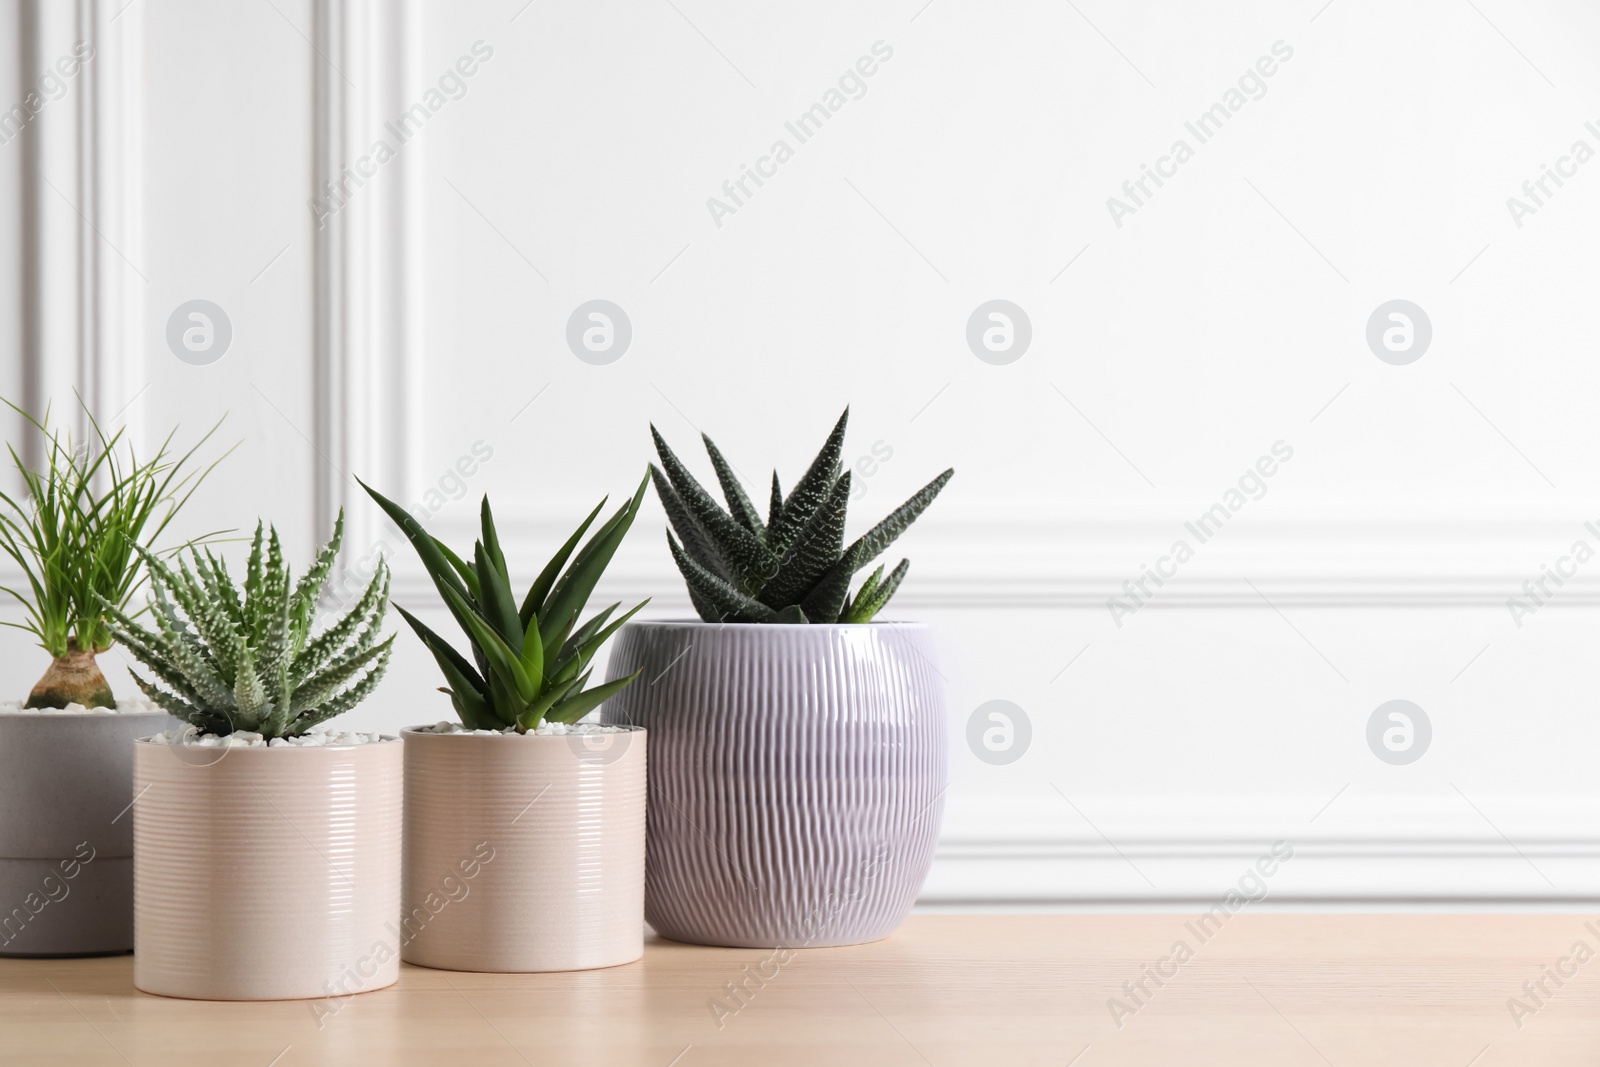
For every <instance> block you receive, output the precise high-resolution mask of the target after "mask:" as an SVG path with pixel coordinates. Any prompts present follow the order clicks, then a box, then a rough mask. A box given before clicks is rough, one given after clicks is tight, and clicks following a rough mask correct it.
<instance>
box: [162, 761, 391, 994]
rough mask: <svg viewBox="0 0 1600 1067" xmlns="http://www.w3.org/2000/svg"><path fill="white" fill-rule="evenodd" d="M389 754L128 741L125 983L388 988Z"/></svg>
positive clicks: (170, 990)
mask: <svg viewBox="0 0 1600 1067" xmlns="http://www.w3.org/2000/svg"><path fill="white" fill-rule="evenodd" d="M401 749H402V746H401V744H400V742H399V741H398V740H397V739H393V738H391V739H388V740H383V741H375V742H372V743H369V744H364V745H328V746H322V747H311V746H306V747H300V746H284V747H278V748H267V747H262V748H201V747H197V746H192V745H159V744H155V743H153V742H151V741H148V740H144V741H136V742H134V745H133V775H134V782H133V784H134V796H135V798H136V799H135V802H134V805H133V814H134V821H133V849H134V863H133V910H134V942H135V944H134V960H133V984H134V985H135V986H137V987H138V988H140V989H142V990H144V991H145V992H146V993H160V994H162V995H164V996H170V997H189V998H193V999H200V1000H284V999H295V998H313V997H343V996H346V995H348V994H352V993H362V992H368V991H370V990H374V989H381V988H383V987H384V986H387V985H392V984H394V982H395V980H396V979H397V978H398V977H399V976H400V951H399V948H400V946H399V934H398V928H397V925H396V920H397V918H398V915H399V911H400V804H401V797H402V789H401V772H402V764H403V761H402V759H401Z"/></svg>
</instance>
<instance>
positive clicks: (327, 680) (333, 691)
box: [280, 634, 394, 724]
mask: <svg viewBox="0 0 1600 1067" xmlns="http://www.w3.org/2000/svg"><path fill="white" fill-rule="evenodd" d="M393 644H394V635H393V634H391V635H389V636H388V637H386V638H384V639H383V640H382V641H381V642H379V643H378V644H376V645H374V646H372V647H371V648H369V649H367V650H366V651H365V652H361V653H358V654H357V655H354V656H351V657H349V658H347V659H339V660H335V661H334V662H333V663H330V664H328V666H327V667H325V668H323V669H322V670H321V671H319V672H317V674H315V675H313V676H312V677H310V678H308V679H306V681H305V683H304V684H303V685H301V686H300V688H298V689H296V690H295V691H294V706H293V709H292V711H293V713H294V715H296V716H298V715H300V714H301V713H302V712H305V711H311V710H313V709H315V708H318V707H320V706H322V705H323V704H325V703H326V702H328V701H329V700H332V699H333V698H334V697H335V696H336V695H337V694H338V693H339V691H340V690H341V689H343V688H344V687H345V686H346V685H348V684H349V683H350V682H351V681H352V680H353V679H354V678H355V677H356V676H357V675H359V674H360V673H361V672H362V671H364V670H366V669H367V667H368V666H369V665H370V664H371V663H372V662H373V661H374V660H376V659H378V658H379V657H380V656H386V655H388V653H389V649H390V647H391V646H392V645H393ZM280 713H281V712H280ZM285 723H286V724H287V718H286V719H285Z"/></svg>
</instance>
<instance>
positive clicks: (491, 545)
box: [478, 494, 509, 585]
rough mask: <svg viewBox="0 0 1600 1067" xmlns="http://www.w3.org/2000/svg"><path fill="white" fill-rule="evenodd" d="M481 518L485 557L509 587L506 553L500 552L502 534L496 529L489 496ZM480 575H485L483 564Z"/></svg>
mask: <svg viewBox="0 0 1600 1067" xmlns="http://www.w3.org/2000/svg"><path fill="white" fill-rule="evenodd" d="M479 516H480V520H481V522H482V525H483V552H484V555H485V556H487V557H488V558H489V563H490V565H492V566H493V567H494V569H495V573H497V574H499V575H500V578H501V580H502V581H506V582H507V584H508V585H509V578H508V575H507V573H506V557H505V553H503V552H501V551H500V534H499V533H498V532H497V531H496V530H495V528H494V513H493V512H492V511H491V510H490V509H489V497H488V494H485V495H484V498H483V506H482V507H481V508H480V509H479ZM478 573H479V574H480V575H481V574H482V573H483V565H482V564H479V565H478Z"/></svg>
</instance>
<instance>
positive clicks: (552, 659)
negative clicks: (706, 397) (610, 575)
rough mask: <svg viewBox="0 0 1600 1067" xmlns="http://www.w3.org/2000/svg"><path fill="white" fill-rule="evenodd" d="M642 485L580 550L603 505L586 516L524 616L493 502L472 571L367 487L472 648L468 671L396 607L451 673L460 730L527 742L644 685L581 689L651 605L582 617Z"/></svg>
mask: <svg viewBox="0 0 1600 1067" xmlns="http://www.w3.org/2000/svg"><path fill="white" fill-rule="evenodd" d="M645 481H648V479H645V480H644V481H640V483H639V489H638V491H637V492H636V493H634V495H633V498H632V499H631V500H630V501H629V502H628V503H627V504H624V505H623V506H622V509H621V510H620V511H618V512H617V513H616V514H615V515H613V516H612V517H611V518H610V519H609V520H608V521H606V522H605V523H603V524H602V525H601V526H600V528H599V529H598V530H596V531H595V533H594V536H592V537H590V538H589V540H588V542H587V543H585V544H584V546H583V547H582V548H578V542H579V541H580V540H582V538H583V535H584V532H585V531H587V530H588V529H589V526H590V524H592V523H593V522H594V520H595V516H597V515H599V514H600V510H601V509H602V508H604V507H605V506H606V502H605V500H602V501H600V503H599V504H597V505H596V506H595V509H594V510H593V511H591V512H589V517H588V518H586V519H584V520H583V522H582V523H581V524H580V525H579V526H578V529H577V531H576V532H575V533H573V535H572V536H571V537H569V538H568V539H567V541H566V543H565V544H564V545H562V546H561V548H560V549H558V550H557V552H556V554H555V555H554V556H553V557H551V559H550V561H549V562H548V563H546V564H545V567H544V569H543V570H542V571H540V572H539V576H538V577H537V578H535V579H534V582H533V584H532V585H531V586H529V588H528V591H527V593H526V594H525V595H524V596H523V598H522V601H521V605H520V607H519V606H518V602H517V600H516V598H515V597H514V596H513V594H512V592H511V579H510V575H509V573H508V571H507V569H506V559H505V555H504V553H502V552H501V550H500V535H499V533H498V532H497V531H496V530H495V525H494V515H493V513H492V511H491V510H490V507H489V498H488V497H487V496H485V497H484V498H483V506H482V508H481V509H480V518H481V526H482V532H483V536H482V538H481V539H480V540H478V541H477V542H476V543H475V544H474V545H473V546H472V561H471V562H467V561H466V560H464V559H462V558H461V557H460V556H458V555H457V554H456V553H454V552H452V551H451V550H450V549H449V548H447V547H445V545H444V543H443V542H442V541H440V540H439V539H438V538H436V537H434V536H433V535H432V534H430V533H428V532H427V531H426V530H424V529H423V528H422V524H421V523H419V522H418V521H417V520H416V519H414V518H412V517H411V515H410V514H409V513H408V512H407V511H406V510H405V509H404V508H402V507H401V506H400V505H398V504H396V503H394V502H393V501H392V500H389V499H387V498H386V497H384V496H383V495H381V494H380V493H378V492H377V491H376V490H374V489H373V488H372V487H371V486H369V485H367V484H366V483H364V482H363V483H362V488H363V489H365V490H366V491H367V493H368V494H369V495H370V496H371V497H372V499H373V500H375V501H377V502H378V506H379V507H381V508H383V510H384V511H385V512H386V513H387V514H388V516H389V517H390V518H391V519H393V520H394V522H395V524H396V525H397V526H399V527H400V530H401V532H402V533H404V534H405V536H406V540H408V541H410V542H411V547H412V548H414V549H416V552H417V555H418V556H419V557H420V558H421V559H422V565H423V567H424V568H426V570H427V572H428V576H429V577H430V578H432V579H433V584H434V588H436V589H437V590H438V591H439V595H440V596H441V597H443V598H444V602H445V606H446V607H447V608H449V609H450V614H451V615H452V616H453V617H454V618H455V620H456V622H457V623H458V624H459V625H460V626H461V628H462V630H464V631H465V632H466V635H467V640H468V641H469V642H470V643H471V645H472V655H473V660H472V661H469V660H468V659H467V658H466V657H465V656H463V655H461V653H460V652H458V651H456V649H455V648H454V647H452V646H451V644H450V643H449V642H448V641H446V640H445V639H444V638H442V637H440V636H439V635H438V634H437V633H435V632H434V631H433V630H431V629H429V628H428V627H427V626H425V625H424V624H423V623H422V622H421V621H420V620H419V619H417V618H416V616H414V615H412V614H411V613H410V612H408V611H406V609H405V608H402V607H400V606H399V605H398V604H397V605H395V610H397V611H399V612H400V615H401V617H403V618H404V619H405V620H406V622H407V623H409V624H410V626H411V629H412V630H413V631H415V632H416V635H417V636H418V637H419V638H421V639H422V643H423V644H424V645H426V646H427V648H428V651H429V652H431V653H433V658H434V659H435V660H436V661H437V662H438V664H439V669H440V670H441V671H443V672H444V676H445V679H446V681H448V682H449V685H448V686H444V687H441V689H440V691H441V692H443V693H447V694H449V696H450V702H451V704H453V705H454V706H455V709H456V714H457V715H459V716H460V717H461V724H462V725H463V726H465V727H467V728H468V729H473V730H504V729H505V728H507V727H514V728H515V729H516V730H517V731H518V732H519V733H526V732H527V731H529V730H532V729H535V728H536V727H538V725H539V724H540V723H541V722H544V721H545V720H549V721H550V722H560V723H571V722H576V721H577V720H579V719H581V718H582V717H583V716H584V715H586V714H588V713H589V712H591V711H593V710H594V709H595V708H597V707H599V706H600V705H601V704H603V703H605V701H606V699H607V698H609V697H610V696H611V695H612V694H613V693H617V692H619V691H621V690H622V689H623V688H624V687H625V686H627V685H628V684H629V683H631V682H632V681H633V680H634V679H635V678H637V677H638V673H639V672H637V671H635V672H634V673H633V674H630V675H628V676H627V677H626V678H618V679H616V680H614V681H610V682H606V683H605V684H603V685H597V686H595V687H594V688H593V689H585V688H584V686H585V685H586V684H588V681H589V675H590V674H591V673H592V668H590V666H589V664H590V662H591V661H592V660H593V658H594V654H595V652H596V651H598V650H599V648H600V646H601V645H603V644H605V642H606V641H607V640H608V639H609V638H610V637H611V635H612V634H613V633H615V632H616V631H617V628H618V627H620V626H621V625H622V624H623V623H625V622H627V621H628V620H629V619H631V618H633V616H634V614H635V613H636V612H638V610H639V609H640V608H642V607H644V605H645V603H648V601H645V602H643V603H640V604H637V605H635V606H634V607H633V608H632V609H631V610H629V611H626V612H624V613H623V614H622V615H620V616H618V617H617V618H615V619H612V618H611V616H612V613H613V612H615V611H616V610H617V608H618V607H620V606H621V605H620V604H612V605H611V606H610V607H608V608H606V609H605V610H604V611H601V612H599V613H598V614H596V615H594V616H593V617H591V618H590V619H589V620H588V621H587V622H585V623H584V624H583V625H582V626H579V625H578V616H579V615H581V614H582V612H583V608H584V605H585V604H586V603H587V602H588V600H589V594H590V593H591V592H593V591H594V587H595V583H596V582H598V581H599V580H600V575H601V574H602V573H604V571H605V569H606V566H607V565H608V564H609V563H610V562H611V557H612V556H613V555H615V554H616V551H617V546H618V545H620V544H621V543H622V538H623V536H624V535H626V534H627V532H628V528H629V527H630V526H632V525H633V519H634V516H636V515H637V514H638V513H639V504H640V503H641V501H643V499H644V487H645ZM574 550H576V554H574ZM569 559H570V560H571V562H570V563H568V560H569ZM563 568H565V569H564V570H563ZM474 661H475V662H474Z"/></svg>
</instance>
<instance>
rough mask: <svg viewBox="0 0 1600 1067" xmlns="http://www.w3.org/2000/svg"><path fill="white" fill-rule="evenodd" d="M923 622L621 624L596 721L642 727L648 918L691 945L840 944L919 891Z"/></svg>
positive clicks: (926, 649)
mask: <svg viewBox="0 0 1600 1067" xmlns="http://www.w3.org/2000/svg"><path fill="white" fill-rule="evenodd" d="M935 657H936V653H935V649H934V646H933V641H932V637H931V635H930V634H929V632H928V630H927V628H926V627H923V626H920V625H916V624H905V623H873V624H867V625H836V626H824V625H809V626H784V625H733V624H729V625H721V624H715V623H703V622H644V623H630V624H628V625H627V626H625V627H623V628H622V630H621V631H620V632H619V633H618V635H617V637H616V639H615V641H614V644H613V648H612V652H611V661H610V666H609V668H608V669H609V674H610V677H612V678H617V677H621V676H623V675H625V674H627V673H630V672H632V671H633V670H635V669H639V668H642V669H643V672H644V673H643V675H642V676H641V677H640V679H639V680H638V681H637V682H635V683H634V684H633V685H631V686H629V687H628V688H627V689H625V690H623V691H622V692H621V693H619V694H618V695H617V696H615V697H612V698H611V699H610V700H609V701H607V702H606V704H605V706H604V710H603V712H602V716H603V718H604V720H605V721H606V722H612V723H636V724H638V725H640V726H644V727H646V728H647V729H648V730H649V731H650V738H651V740H650V750H651V751H650V762H651V768H650V804H649V818H648V843H647V849H646V865H645V918H646V919H647V920H648V921H649V923H650V925H651V926H652V927H654V928H655V929H656V931H657V932H659V933H660V934H661V935H662V936H663V937H668V938H671V939H673V940H675V941H687V942H691V943H694V944H703V945H729V946H739V947H752V948H754V947H763V948H773V947H779V946H783V947H790V948H800V947H807V946H824V945H852V944H860V943H862V942H866V941H875V940H877V939H879V938H882V937H886V936H888V935H889V934H890V933H891V932H892V931H893V930H894V929H895V927H897V926H899V925H900V923H901V921H903V920H904V918H905V916H906V914H907V913H908V912H909V911H910V910H911V906H912V904H913V903H914V902H915V901H916V897H917V893H918V892H919V891H920V890H921V888H922V883H923V880H924V879H925V878H926V877H927V874H928V867H929V865H930V864H931V863H932V861H933V850H934V844H935V842H936V841H937V839H938V836H939V819H940V816H941V814H942V813H943V807H944V803H943V801H944V790H945V782H946V777H945V775H946V768H945V722H944V718H945V713H944V695H943V690H942V688H941V687H940V682H941V679H940V677H939V674H938V671H937V670H936V669H935V667H934V661H935Z"/></svg>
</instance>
